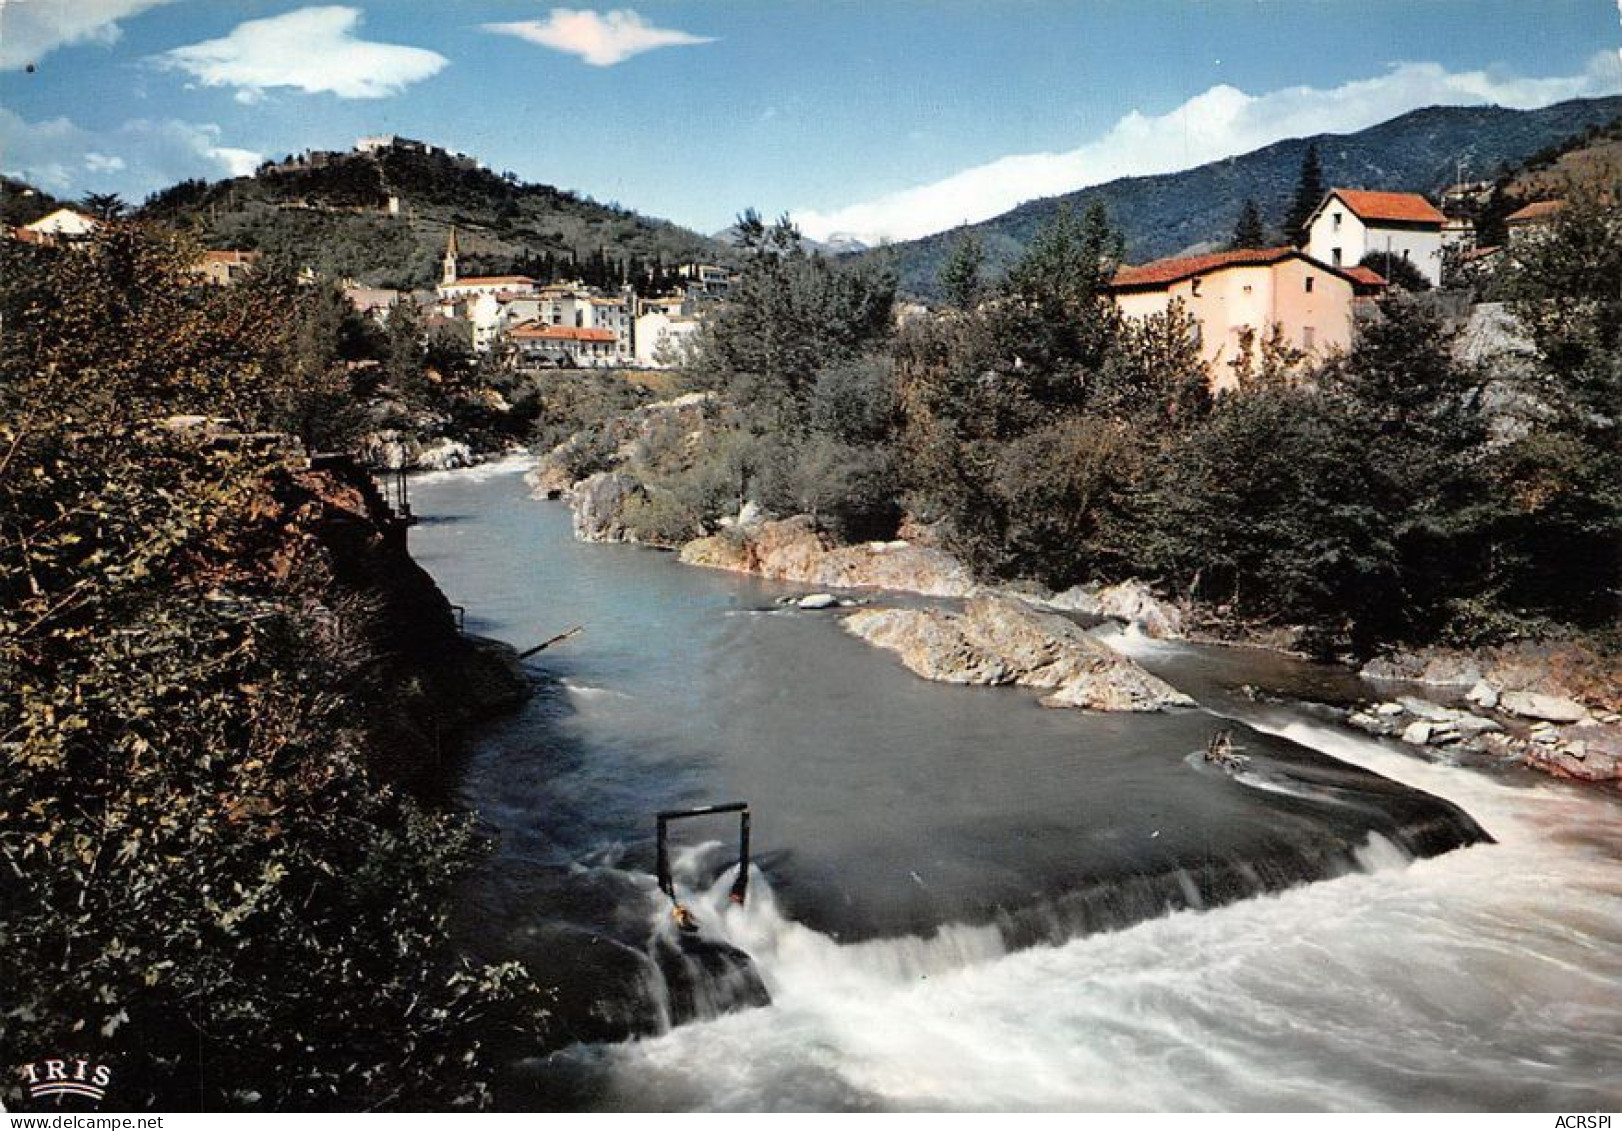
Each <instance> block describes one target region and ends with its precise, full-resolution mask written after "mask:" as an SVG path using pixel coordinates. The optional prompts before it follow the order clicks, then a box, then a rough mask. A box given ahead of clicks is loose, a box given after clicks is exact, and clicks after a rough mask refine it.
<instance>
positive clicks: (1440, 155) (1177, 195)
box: [869, 95, 1622, 298]
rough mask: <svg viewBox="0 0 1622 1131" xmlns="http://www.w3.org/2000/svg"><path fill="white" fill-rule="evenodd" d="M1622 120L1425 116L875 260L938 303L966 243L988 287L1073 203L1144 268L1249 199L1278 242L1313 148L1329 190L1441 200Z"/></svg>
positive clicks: (1223, 163) (1107, 194) (1023, 213)
mask: <svg viewBox="0 0 1622 1131" xmlns="http://www.w3.org/2000/svg"><path fill="white" fill-rule="evenodd" d="M1619 116H1622V95H1611V96H1607V97H1602V98H1586V99H1573V100H1570V101H1567V102H1561V103H1556V104H1555V105H1553V106H1547V107H1543V108H1541V109H1538V110H1510V109H1505V108H1503V107H1498V106H1430V107H1424V108H1422V109H1418V110H1411V111H1409V112H1408V113H1406V114H1401V115H1399V116H1397V117H1395V118H1391V119H1388V120H1387V121H1384V122H1381V123H1379V124H1377V125H1374V126H1370V127H1368V128H1367V129H1363V130H1358V131H1354V132H1352V133H1347V134H1317V135H1313V136H1309V137H1298V138H1286V139H1284V140H1281V141H1276V142H1273V143H1271V144H1270V145H1266V146H1262V147H1261V148H1259V149H1254V150H1251V151H1250V152H1248V153H1243V154H1237V155H1235V156H1232V157H1226V158H1223V159H1221V160H1219V161H1211V162H1207V163H1206V164H1204V165H1197V166H1195V167H1193V168H1192V169H1184V170H1182V171H1180V172H1176V173H1158V174H1154V175H1150V176H1139V177H1120V178H1117V179H1115V180H1112V181H1107V182H1105V183H1103V184H1100V185H1092V186H1088V187H1087V188H1082V189H1078V190H1076V191H1074V192H1070V193H1064V194H1062V195H1059V196H1050V197H1041V198H1038V199H1035V200H1029V201H1026V202H1025V203H1023V204H1020V205H1018V206H1016V207H1014V208H1012V209H1010V210H1008V211H1007V212H1003V213H1001V214H999V215H997V216H993V217H991V218H990V219H988V220H982V221H980V222H978V223H975V224H968V225H963V226H960V227H958V228H953V229H949V230H948V231H945V232H937V233H935V234H933V235H930V236H925V237H922V238H921V239H916V240H908V241H905V242H901V243H894V244H889V245H886V246H885V247H884V248H883V249H879V250H877V251H875V252H872V253H869V254H882V255H884V256H886V257H888V259H889V261H890V262H891V263H892V264H893V265H894V266H895V269H896V271H897V273H898V275H899V276H900V280H901V289H902V291H903V292H904V293H907V294H911V295H914V296H917V297H923V298H937V297H939V294H940V290H939V286H938V283H937V280H936V276H937V275H938V273H939V270H940V265H941V264H942V263H943V262H944V261H945V258H946V255H947V253H948V252H949V250H950V248H951V247H952V244H953V243H954V242H955V240H956V239H957V238H958V236H959V235H960V234H961V233H963V232H966V231H967V232H973V233H975V234H976V235H977V236H978V237H979V238H980V240H981V244H982V246H983V248H984V250H985V253H986V264H985V268H986V274H987V277H988V278H989V277H993V276H995V275H997V274H1000V273H1001V271H1002V270H1003V269H1005V268H1006V267H1007V266H1008V265H1009V264H1011V263H1013V262H1014V261H1015V260H1016V259H1017V258H1018V257H1019V255H1020V254H1021V253H1022V252H1023V250H1024V248H1025V246H1026V244H1027V243H1028V242H1029V240H1030V239H1031V237H1032V236H1034V235H1035V233H1036V232H1038V231H1040V230H1041V229H1042V228H1043V227H1044V226H1046V225H1047V224H1048V223H1050V222H1051V221H1052V219H1053V217H1054V216H1055V215H1056V214H1057V212H1058V210H1059V209H1060V208H1061V207H1063V206H1065V205H1066V204H1068V205H1069V206H1070V207H1072V208H1074V209H1075V210H1076V211H1078V212H1079V211H1083V210H1085V209H1086V208H1088V207H1089V206H1091V205H1092V203H1093V202H1094V201H1102V202H1103V203H1104V205H1105V207H1106V208H1107V209H1108V210H1109V214H1110V220H1111V221H1112V223H1114V224H1115V226H1116V227H1117V228H1119V229H1120V230H1121V231H1122V233H1123V235H1124V236H1125V237H1126V256H1127V261H1128V262H1132V263H1143V262H1147V261H1150V260H1154V259H1161V258H1165V257H1166V256H1170V255H1176V254H1179V253H1181V252H1185V251H1187V252H1195V251H1199V250H1205V249H1208V248H1209V247H1210V246H1212V245H1215V244H1219V243H1221V242H1223V241H1225V240H1226V239H1227V238H1228V236H1229V235H1230V234H1231V232H1232V230H1233V225H1234V221H1235V220H1236V219H1237V218H1238V214H1239V209H1240V207H1241V205H1242V204H1243V203H1244V201H1245V200H1246V199H1247V198H1253V199H1255V200H1256V202H1257V204H1259V205H1260V206H1261V210H1262V216H1263V218H1264V219H1265V220H1266V222H1267V224H1268V227H1269V229H1270V231H1271V232H1273V233H1275V234H1276V232H1277V228H1278V226H1279V224H1280V223H1281V222H1282V220H1283V218H1284V216H1285V214H1286V213H1287V212H1288V209H1289V206H1290V202H1291V199H1292V197H1293V194H1294V191H1295V185H1296V179H1297V176H1298V174H1299V172H1300V166H1301V159H1302V157H1303V156H1304V155H1305V154H1306V151H1307V147H1308V146H1309V145H1313V144H1316V145H1317V146H1318V154H1319V159H1320V160H1321V161H1322V163H1323V172H1324V183H1325V184H1327V185H1339V186H1345V187H1359V188H1370V189H1388V190H1401V191H1410V192H1425V193H1432V194H1434V193H1435V192H1438V191H1440V190H1441V189H1443V188H1445V187H1446V186H1447V185H1449V184H1451V183H1453V182H1454V181H1455V180H1456V179H1457V178H1458V170H1459V165H1458V161H1459V159H1460V157H1461V156H1467V161H1466V164H1465V166H1464V173H1465V176H1466V177H1467V178H1470V177H1474V178H1478V179H1479V178H1483V177H1489V178H1490V177H1492V176H1494V175H1496V174H1497V173H1499V172H1500V171H1502V170H1505V169H1507V168H1512V167H1514V166H1516V165H1518V164H1520V163H1521V162H1523V161H1525V160H1526V159H1527V158H1529V157H1531V156H1533V155H1534V154H1536V153H1538V152H1539V151H1540V150H1543V149H1546V148H1548V147H1549V146H1551V145H1555V144H1558V143H1560V142H1562V141H1565V140H1566V139H1568V138H1570V137H1572V136H1574V135H1577V134H1579V133H1581V132H1582V131H1583V130H1584V129H1587V128H1589V127H1591V126H1602V125H1605V124H1607V123H1609V122H1611V121H1613V120H1615V119H1616V118H1618V117H1619Z"/></svg>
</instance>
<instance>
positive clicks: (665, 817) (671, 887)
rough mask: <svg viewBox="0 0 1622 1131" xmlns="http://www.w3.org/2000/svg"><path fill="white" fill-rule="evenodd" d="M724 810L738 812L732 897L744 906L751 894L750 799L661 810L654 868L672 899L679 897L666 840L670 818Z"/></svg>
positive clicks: (660, 888)
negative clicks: (736, 848)
mask: <svg viewBox="0 0 1622 1131" xmlns="http://www.w3.org/2000/svg"><path fill="white" fill-rule="evenodd" d="M721 813H737V814H738V878H737V879H736V880H734V881H732V891H731V892H730V893H729V898H730V899H731V900H732V902H733V903H736V904H739V905H740V906H741V905H742V904H743V901H744V897H745V896H747V895H748V894H749V803H748V802H747V801H728V802H725V803H724V804H721V805H703V806H700V807H699V808H697V809H664V810H661V811H660V812H659V813H658V815H657V818H656V819H657V823H658V832H659V835H658V849H657V856H656V858H655V862H654V868H655V874H656V875H657V876H658V878H659V890H660V891H662V892H664V893H665V894H666V895H668V896H669V897H670V898H671V899H675V898H676V884H675V881H674V880H672V879H671V877H670V849H669V846H668V845H667V844H666V837H667V835H668V833H669V827H670V822H671V821H680V820H684V819H686V818H688V817H713V816H716V815H717V814H721Z"/></svg>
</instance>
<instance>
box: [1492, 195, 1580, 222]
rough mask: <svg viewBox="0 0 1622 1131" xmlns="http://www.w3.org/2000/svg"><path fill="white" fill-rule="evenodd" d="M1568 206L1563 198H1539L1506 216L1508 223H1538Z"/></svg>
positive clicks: (1505, 219)
mask: <svg viewBox="0 0 1622 1131" xmlns="http://www.w3.org/2000/svg"><path fill="white" fill-rule="evenodd" d="M1565 206H1566V202H1565V201H1563V200H1537V201H1533V202H1532V203H1531V204H1528V205H1527V206H1526V207H1525V208H1517V209H1516V210H1515V211H1513V212H1511V213H1510V214H1509V215H1508V216H1505V217H1504V223H1506V224H1536V223H1537V222H1538V221H1540V220H1547V219H1548V218H1549V217H1551V216H1553V215H1554V214H1555V213H1556V212H1558V211H1560V210H1561V209H1562V208H1564V207H1565Z"/></svg>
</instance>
